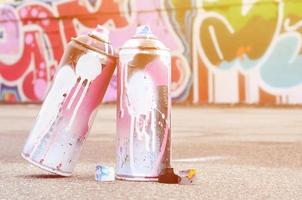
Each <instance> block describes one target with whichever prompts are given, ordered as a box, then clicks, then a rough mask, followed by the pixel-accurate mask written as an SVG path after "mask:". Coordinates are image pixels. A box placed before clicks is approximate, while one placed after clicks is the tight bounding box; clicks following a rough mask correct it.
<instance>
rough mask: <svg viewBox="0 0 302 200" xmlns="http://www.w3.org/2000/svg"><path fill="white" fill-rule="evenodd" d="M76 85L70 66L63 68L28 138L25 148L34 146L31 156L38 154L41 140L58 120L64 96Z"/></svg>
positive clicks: (56, 77) (57, 75)
mask: <svg viewBox="0 0 302 200" xmlns="http://www.w3.org/2000/svg"><path fill="white" fill-rule="evenodd" d="M75 83H76V76H75V73H74V71H73V70H72V68H71V67H70V66H69V65H65V66H63V67H62V68H61V69H59V71H58V73H57V74H56V76H55V79H54V82H53V85H52V87H51V89H50V91H49V92H48V95H47V97H46V99H45V101H44V103H43V105H42V108H41V110H40V112H39V115H38V117H37V121H36V123H35V126H34V127H33V129H32V131H31V134H30V136H29V138H28V142H27V144H26V146H25V147H24V149H25V151H26V150H27V149H28V147H30V146H33V148H32V150H31V151H30V156H33V154H34V153H35V152H36V149H37V148H38V147H39V144H40V143H41V141H40V140H42V139H43V138H44V136H45V135H46V134H47V133H48V131H49V129H50V128H51V126H52V125H53V123H54V122H55V120H56V119H57V116H58V114H59V113H60V111H59V110H60V107H61V103H62V102H63V101H64V98H65V97H64V96H63V95H64V94H68V93H69V92H70V90H71V89H72V87H73V86H74V84H75Z"/></svg>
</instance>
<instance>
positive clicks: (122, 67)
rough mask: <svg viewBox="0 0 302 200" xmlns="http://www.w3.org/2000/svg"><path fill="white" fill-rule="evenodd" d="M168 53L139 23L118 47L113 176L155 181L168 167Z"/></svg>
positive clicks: (169, 97)
mask: <svg viewBox="0 0 302 200" xmlns="http://www.w3.org/2000/svg"><path fill="white" fill-rule="evenodd" d="M170 79H171V55H170V52H169V51H168V49H167V48H166V47H165V46H164V44H163V43H161V42H160V41H159V40H158V39H157V38H156V37H155V36H154V34H152V32H151V30H150V27H149V26H140V27H138V28H137V31H136V34H135V35H134V36H133V37H132V38H131V39H130V40H128V41H127V42H126V43H125V44H124V46H123V47H122V48H121V49H120V52H119V65H118V88H117V90H118V93H117V142H116V145H117V147H116V152H117V158H116V159H117V160H116V178H117V179H122V180H136V181H156V180H157V179H158V176H159V174H160V172H161V171H162V169H164V168H169V167H170V145H171V144H170V143H171V141H170V111H171V95H170Z"/></svg>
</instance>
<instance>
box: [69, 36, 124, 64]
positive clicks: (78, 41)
mask: <svg viewBox="0 0 302 200" xmlns="http://www.w3.org/2000/svg"><path fill="white" fill-rule="evenodd" d="M71 40H72V41H75V42H76V43H78V44H80V45H82V46H84V47H86V48H87V49H90V50H93V51H96V52H98V53H100V54H103V55H105V56H109V57H112V58H115V59H117V58H118V56H117V55H116V53H114V55H111V54H108V53H106V52H104V51H101V50H99V49H97V48H95V47H92V46H90V45H88V44H86V43H84V42H82V41H80V40H78V39H77V38H71ZM98 40H100V39H98ZM106 43H107V44H109V43H108V42H106Z"/></svg>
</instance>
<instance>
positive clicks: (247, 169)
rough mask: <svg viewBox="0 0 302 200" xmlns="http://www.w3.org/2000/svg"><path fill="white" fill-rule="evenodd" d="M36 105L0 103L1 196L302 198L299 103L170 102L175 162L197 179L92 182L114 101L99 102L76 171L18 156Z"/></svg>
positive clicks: (111, 145)
mask: <svg viewBox="0 0 302 200" xmlns="http://www.w3.org/2000/svg"><path fill="white" fill-rule="evenodd" d="M39 108H40V106H39V105H0V199H1V200H2V199H215V200H216V199H302V109H301V108H277V109H273V108H266V109H265V108H243V107H237V108H236V107H235V108H233V107H229V108H225V107H173V111H172V166H173V167H174V168H175V171H176V172H177V171H179V170H184V169H189V168H195V169H197V172H198V177H197V180H196V182H195V184H194V185H167V184H160V183H155V182H129V181H114V182H96V181H95V180H94V172H95V166H96V164H102V165H106V166H114V162H115V107H114V106H113V105H105V106H102V107H101V108H100V111H99V112H98V115H97V117H96V121H95V123H94V125H93V128H92V130H91V132H90V135H89V137H88V139H87V141H86V143H85V145H84V148H83V151H82V154H81V158H80V161H79V163H78V165H77V167H76V169H75V172H74V175H73V176H72V177H68V178H62V177H59V176H56V175H53V174H51V173H48V172H46V171H43V170H41V169H39V168H37V167H34V166H32V165H31V164H29V163H28V162H27V161H25V160H23V159H22V158H21V156H20V153H21V150H22V148H23V145H24V142H25V140H26V138H27V136H28V133H29V131H30V129H31V127H32V125H33V123H34V119H35V116H36V115H37V113H38V111H39Z"/></svg>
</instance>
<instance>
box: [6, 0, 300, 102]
mask: <svg viewBox="0 0 302 200" xmlns="http://www.w3.org/2000/svg"><path fill="white" fill-rule="evenodd" d="M2 2H3V1H2ZM97 24H102V25H104V26H106V27H107V28H108V29H110V31H111V35H110V37H111V41H112V43H113V45H114V47H116V49H118V48H119V47H120V46H121V45H122V44H123V43H124V42H125V41H126V40H127V39H128V38H129V37H130V36H131V35H132V34H133V33H134V32H135V29H136V27H137V26H138V25H140V24H149V25H150V26H151V28H152V29H153V32H154V33H155V34H156V35H157V37H158V38H159V39H160V40H162V41H163V43H164V44H165V45H166V46H167V47H168V48H170V49H171V52H172V95H173V100H174V102H178V103H189V104H208V103H210V104H225V103H226V104H256V105H284V104H285V105H287V104H302V1H301V0H191V1H190V0H187V1H181V0H145V1H139V0H79V1H74V0H55V1H24V2H23V1H18V2H12V1H10V2H8V3H1V4H0V101H2V102H41V101H42V100H43V98H44V97H45V94H46V92H47V90H48V89H49V87H50V85H51V80H52V79H53V77H54V74H55V71H56V68H57V66H58V63H59V62H60V58H61V56H62V54H63V51H64V48H65V47H66V45H67V43H68V41H69V40H70V39H71V38H72V37H74V36H76V35H79V34H82V33H86V32H88V31H90V30H91V29H93V28H94V27H95V26H96V25H97ZM115 98H116V75H114V77H113V78H112V81H111V84H110V87H109V89H108V91H107V94H106V96H105V99H104V101H114V100H115Z"/></svg>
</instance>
